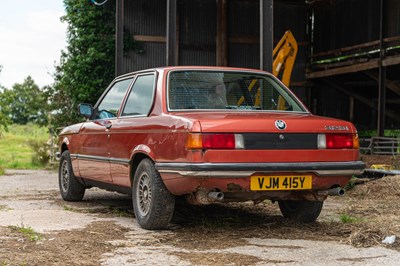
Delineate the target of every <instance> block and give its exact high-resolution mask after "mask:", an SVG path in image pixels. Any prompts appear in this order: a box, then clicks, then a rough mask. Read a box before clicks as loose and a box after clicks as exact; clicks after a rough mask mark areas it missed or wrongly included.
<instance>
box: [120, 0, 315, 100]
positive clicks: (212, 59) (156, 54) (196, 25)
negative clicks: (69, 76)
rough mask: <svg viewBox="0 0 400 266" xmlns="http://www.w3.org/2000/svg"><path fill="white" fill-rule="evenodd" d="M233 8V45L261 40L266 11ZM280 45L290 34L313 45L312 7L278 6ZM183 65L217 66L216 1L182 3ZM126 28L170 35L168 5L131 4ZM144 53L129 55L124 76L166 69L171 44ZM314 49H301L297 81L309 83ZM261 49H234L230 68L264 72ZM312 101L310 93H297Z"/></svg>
mask: <svg viewBox="0 0 400 266" xmlns="http://www.w3.org/2000/svg"><path fill="white" fill-rule="evenodd" d="M227 5H228V6H227V8H228V39H229V38H231V37H240V38H246V37H250V38H252V39H253V40H257V41H258V38H259V33H260V10H259V2H258V1H247V0H231V1H228V2H227ZM274 12H275V13H274V35H275V37H274V39H275V43H276V42H277V41H278V40H279V39H280V38H281V37H282V36H283V34H284V33H285V31H286V30H291V31H292V32H293V34H294V36H295V38H296V39H297V41H298V42H299V43H303V44H304V43H307V41H308V37H307V7H306V6H305V5H291V4H285V3H279V2H278V3H276V4H274ZM178 14H179V16H178V24H179V26H178V32H179V64H180V65H211V66H212V65H215V64H216V34H217V33H216V28H217V25H216V23H217V5H216V1H215V0H179V1H178ZM125 28H126V29H127V30H129V32H130V33H131V34H133V35H148V36H165V35H166V1H160V0H136V1H125ZM143 45H144V51H145V52H144V53H143V54H137V53H134V52H132V51H129V52H127V53H126V54H125V56H124V63H123V64H124V72H125V73H126V72H130V71H135V70H140V69H145V68H152V67H158V66H164V65H165V57H166V47H165V43H160V42H158V43H157V42H145V43H143ZM307 52H308V47H307V46H304V45H299V51H298V54H297V59H296V63H295V66H294V70H293V73H292V81H295V82H302V81H305V66H306V63H307V58H308V56H307V54H308V53H307ZM259 57H260V48H259V43H258V42H255V43H233V42H230V43H229V46H228V64H229V66H234V67H247V68H256V69H257V68H259V66H260V63H259V62H260V58H259ZM292 90H293V91H294V92H295V93H296V94H297V95H298V96H299V97H300V98H301V99H302V100H303V101H305V100H306V96H307V95H306V92H307V89H306V88H302V87H297V88H296V87H292Z"/></svg>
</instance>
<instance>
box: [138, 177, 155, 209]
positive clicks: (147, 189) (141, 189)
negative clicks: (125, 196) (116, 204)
mask: <svg viewBox="0 0 400 266" xmlns="http://www.w3.org/2000/svg"><path fill="white" fill-rule="evenodd" d="M138 182H139V183H138V188H137V190H138V191H137V193H136V201H137V205H138V206H137V207H138V210H139V213H140V215H141V216H146V215H147V214H148V213H149V211H150V205H151V197H152V194H151V193H152V190H151V189H152V188H151V183H150V177H149V176H148V175H147V174H146V173H142V175H141V176H140V177H139V180H138Z"/></svg>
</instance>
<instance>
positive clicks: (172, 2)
mask: <svg viewBox="0 0 400 266" xmlns="http://www.w3.org/2000/svg"><path fill="white" fill-rule="evenodd" d="M176 24H177V0H167V45H166V49H167V53H166V54H167V58H166V65H167V66H176V65H178V60H177V51H176V48H177V38H176V30H177V26H176Z"/></svg>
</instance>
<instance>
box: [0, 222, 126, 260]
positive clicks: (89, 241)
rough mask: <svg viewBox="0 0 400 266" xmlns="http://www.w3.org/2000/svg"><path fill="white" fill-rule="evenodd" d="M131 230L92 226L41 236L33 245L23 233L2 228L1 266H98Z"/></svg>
mask: <svg viewBox="0 0 400 266" xmlns="http://www.w3.org/2000/svg"><path fill="white" fill-rule="evenodd" d="M127 231H128V229H126V228H124V227H121V226H119V225H116V224H115V223H113V222H93V223H91V224H90V225H88V226H87V227H86V228H85V229H83V230H73V231H56V232H54V233H51V234H41V240H38V241H30V240H29V239H27V238H26V236H25V235H24V234H22V233H19V232H16V231H15V230H12V229H11V228H7V227H0V235H1V238H0V264H1V265H98V264H99V258H100V256H101V255H102V254H104V253H106V252H110V251H112V250H113V249H114V246H112V245H111V244H110V243H109V242H108V241H110V240H115V239H118V238H123V235H124V233H126V232H127Z"/></svg>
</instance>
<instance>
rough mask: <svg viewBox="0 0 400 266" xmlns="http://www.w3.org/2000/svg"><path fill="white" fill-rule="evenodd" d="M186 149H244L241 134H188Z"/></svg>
mask: <svg viewBox="0 0 400 266" xmlns="http://www.w3.org/2000/svg"><path fill="white" fill-rule="evenodd" d="M187 148H188V149H244V140H243V136H242V135H241V134H229V133H228V134H224V133H205V134H201V133H190V134H189V136H188V140H187Z"/></svg>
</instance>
